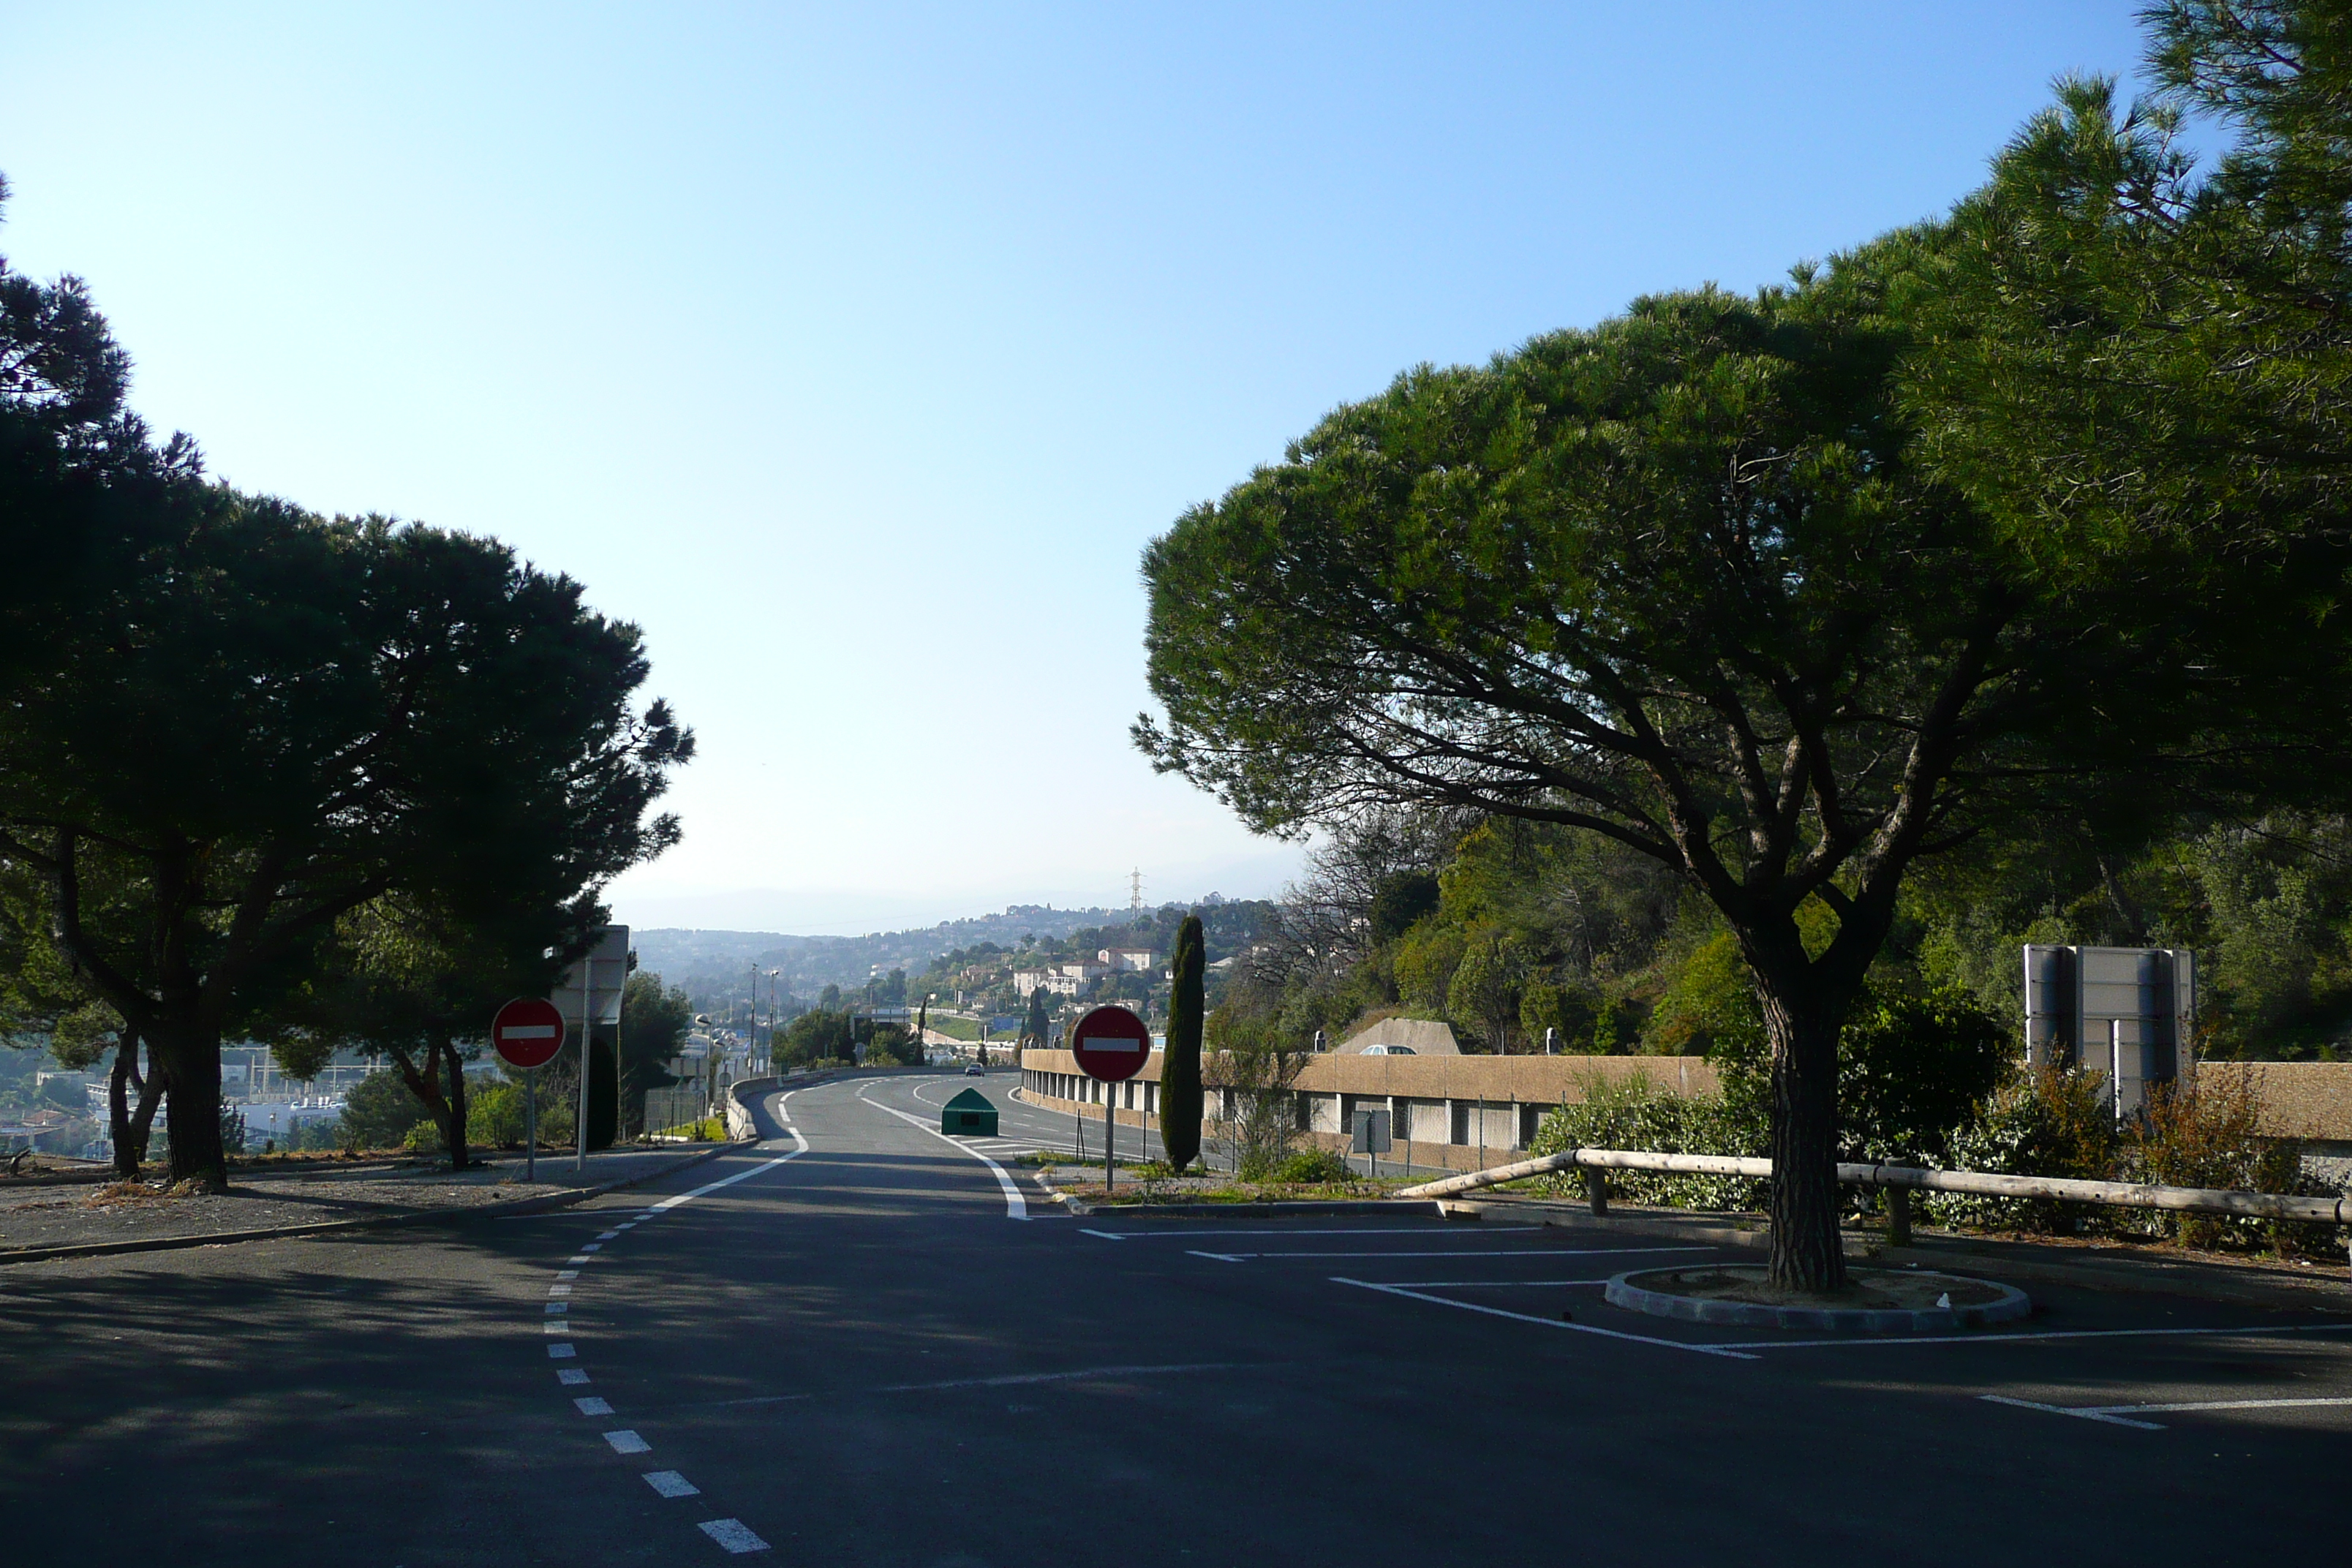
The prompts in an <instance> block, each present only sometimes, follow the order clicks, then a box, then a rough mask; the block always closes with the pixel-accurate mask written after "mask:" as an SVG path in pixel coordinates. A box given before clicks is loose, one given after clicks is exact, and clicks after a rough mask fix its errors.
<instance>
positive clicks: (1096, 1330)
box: [0, 1071, 2352, 1568]
mask: <svg viewBox="0 0 2352 1568" xmlns="http://www.w3.org/2000/svg"><path fill="white" fill-rule="evenodd" d="M978 1081H979V1080H971V1079H964V1078H962V1077H961V1075H958V1074H951V1073H950V1074H937V1075H921V1074H910V1075H904V1076H896V1077H889V1078H877V1079H864V1080H859V1081H844V1082H836V1083H833V1084H828V1085H822V1086H819V1087H816V1088H813V1089H804V1090H800V1091H797V1092H795V1093H793V1094H792V1095H790V1096H788V1097H785V1096H779V1097H776V1098H774V1099H772V1100H770V1101H769V1102H768V1103H767V1105H766V1107H765V1108H764V1113H763V1114H764V1117H765V1124H764V1126H763V1129H762V1131H763V1132H765V1133H766V1134H767V1136H766V1137H765V1138H764V1140H763V1142H761V1143H760V1144H759V1145H758V1146H757V1147H756V1148H751V1149H747V1150H745V1151H742V1152H730V1154H728V1155H727V1156H725V1157H723V1158H722V1159H720V1160H719V1161H716V1162H713V1163H709V1164H707V1165H704V1166H701V1167H699V1168H698V1169H696V1170H694V1171H691V1172H688V1173H684V1174H682V1175H679V1176H677V1177H675V1178H672V1179H670V1180H669V1181H668V1182H667V1183H666V1184H664V1185H663V1186H662V1187H661V1189H660V1190H656V1191H643V1190H641V1191H639V1192H636V1193H632V1194H614V1195H613V1196H612V1197H611V1198H609V1199H606V1200H601V1201H600V1202H598V1203H597V1204H595V1205H592V1206H589V1207H583V1208H580V1209H574V1210H570V1211H566V1212H563V1213H559V1214H555V1215H541V1216H532V1217H530V1218H523V1219H513V1220H505V1221H489V1222H476V1223H473V1224H471V1225H467V1226H450V1227H446V1228H438V1229H418V1230H410V1231H393V1232H384V1233H381V1234H377V1235H373V1236H366V1237H355V1238H352V1239H342V1240H335V1239H327V1240H315V1241H309V1240H306V1241H289V1242H285V1243H267V1244H255V1245H247V1246H239V1247H217V1248H211V1249H205V1250H200V1251H191V1252H176V1253H161V1254H152V1255H141V1256H132V1257H125V1258H92V1259H81V1260H74V1261H68V1262H58V1263H50V1264H32V1265H23V1266H19V1267H16V1268H7V1269H5V1270H0V1547H4V1548H5V1555H6V1556H7V1557H8V1559H9V1560H10V1561H12V1562H20V1563H41V1564H62V1563H77V1562H89V1563H110V1562H118V1561H135V1562H172V1561H178V1562H185V1563H215V1562H234V1563H240V1564H247V1563H253V1564H263V1563H304V1564H311V1565H315V1564H319V1563H334V1564H337V1565H338V1568H345V1565H364V1568H376V1565H382V1568H395V1565H399V1568H431V1565H436V1564H520V1563H550V1564H555V1563H561V1564H567V1565H569V1564H602V1563H663V1564H670V1563H700V1562H709V1563H719V1562H722V1561H726V1560H729V1559H730V1558H731V1557H736V1556H742V1557H749V1558H752V1559H753V1560H755V1561H759V1560H765V1561H786V1562H803V1561H804V1562H809V1563H825V1564H910V1565H911V1564H926V1565H932V1564H936V1565H947V1564H959V1565H971V1564H1003V1565H1011V1564H1033V1563H1054V1562H1076V1563H1110V1564H1116V1565H1118V1568H1130V1565H1134V1564H1192V1565H1205V1564H1212V1563H1215V1564H1256V1563H1269V1562H1271V1563H1292V1564H1320V1563H1344V1564H1350V1565H1354V1564H1370V1565H1383V1564H1396V1565H1399V1568H1403V1565H1407V1564H1410V1565H1412V1568H1429V1565H1431V1564H1448V1563H1481V1562H1490V1561H1491V1562H1501V1563H1519V1562H1537V1561H1552V1560H1556V1559H1566V1560H1570V1561H1578V1562H1581V1561H1586V1560H1600V1561H1621V1562H1622V1561H1638V1562H1643V1563H1739V1564H1759V1563H1762V1564H1779V1563H1809V1564H1811V1563H1880V1562H1884V1563H1901V1564H1904V1565H1905V1568H1912V1565H1916V1564H1952V1565H1954V1568H1959V1565H1963V1564H1966V1565H1969V1568H1982V1565H1983V1564H1985V1563H1990V1562H2037V1563H2058V1562H2064V1563H2136V1564H2147V1563H2239V1562H2258V1561H2264V1560H2268V1559H2270V1558H2273V1557H2276V1558H2279V1559H2281V1560H2283V1561H2289V1562H2326V1561H2334V1560H2336V1557H2338V1556H2339V1555H2340V1554H2341V1552H2342V1550H2343V1548H2342V1542H2343V1539H2344V1532H2345V1530H2346V1521H2345V1518H2344V1513H2343V1495H2344V1494H2343V1480H2342V1478H2343V1476H2344V1474H2345V1468H2346V1464H2347V1460H2352V1315H2346V1314H2326V1313H2318V1312H2305V1313H2288V1312H2273V1311H2266V1310H2255V1309H2248V1308H2241V1307H2223V1306H2219V1305H2211V1304H2200V1303H2198V1302H2193V1301H2188V1300H2171V1299H2168V1298H2163V1297H2148V1296H2130V1297H2126V1296H2116V1295H2099V1294H2095V1293H2092V1292H2088V1291H2080V1290H2069V1289H2063V1288H2044V1289H2042V1290H2039V1291H2037V1295H2038V1296H2040V1297H2041V1298H2042V1300H2044V1301H2045V1302H2046V1304H2047V1308H2048V1310H2047V1311H2046V1313H2045V1314H2044V1315H2043V1316H2041V1317H2039V1318H2037V1319H2035V1320H2033V1321H2030V1322H2028V1323H2025V1324H2022V1325H2020V1326H2018V1327H2017V1328H2016V1329H2014V1330H2002V1331H1984V1332H1978V1333H1973V1334H1959V1335H1942V1336H1925V1337H1923V1338H1914V1339H1903V1340H1893V1341H1890V1340H1883V1339H1882V1340H1866V1339H1864V1340H1857V1339H1847V1338H1838V1337H1835V1336H1818V1335H1814V1336H1808V1335H1802V1334H1784V1335H1772V1334H1768V1333H1759V1332H1758V1331H1734V1330H1714V1329H1706V1328H1701V1327H1699V1326H1696V1325H1687V1324H1678V1323H1671V1322H1665V1321H1661V1320H1655V1319H1646V1318H1639V1317H1634V1316H1632V1315H1629V1314H1625V1313H1621V1312H1618V1311H1615V1310H1612V1309H1610V1308H1608V1307H1606V1306H1603V1305H1601V1302H1600V1299H1599V1298H1600V1290H1599V1283H1600V1282H1601V1281H1602V1280H1604V1279H1606V1278H1607V1277H1608V1276H1609V1275H1611V1274H1612V1273H1616V1272H1620V1271H1622V1270H1624V1269H1627V1268H1640V1267H1645V1266H1650V1265H1653V1264H1656V1265H1664V1264H1666V1263H1669V1262H1678V1261H1686V1260H1690V1259H1692V1258H1696V1257H1705V1256H1709V1254H1707V1253H1705V1252H1703V1251H1702V1252H1697V1253H1693V1252H1688V1251H1685V1252H1678V1253H1677V1252H1669V1251H1666V1250H1664V1248H1666V1247H1670V1246H1673V1245H1675V1242H1674V1241H1673V1240H1672V1239H1671V1238H1667V1239H1658V1238H1651V1237H1643V1236H1642V1235H1638V1234H1631V1233H1628V1232H1627V1231H1624V1230H1622V1229H1616V1228H1609V1229H1598V1228H1596V1229H1591V1230H1575V1229H1565V1230H1563V1229H1549V1230H1541V1231H1537V1230H1530V1229H1524V1228H1517V1227H1505V1226H1492V1225H1488V1226H1480V1225H1464V1224H1444V1223H1442V1222H1439V1221H1437V1220H1435V1219H1434V1218H1427V1217H1418V1216H1415V1217H1400V1216H1396V1215H1373V1216H1368V1217H1366V1218H1364V1219H1362V1220H1355V1219H1344V1218H1343V1219H1331V1218H1328V1217H1325V1218H1314V1219H1299V1220H1289V1221H1267V1220H1263V1219H1260V1220H1249V1219H1246V1218H1234V1219H1213V1220H1202V1221H1179V1220H1172V1219H1164V1218H1163V1219H1156V1220H1155V1219H1139V1218H1134V1217H1130V1216H1118V1215H1098V1216H1096V1217H1090V1218H1087V1219H1071V1218H1069V1217H1066V1216H1065V1215H1060V1214H1059V1213H1058V1211H1053V1210H1049V1209H1048V1208H1046V1207H1045V1205H1044V1204H1043V1203H1042V1202H1041V1201H1040V1194H1038V1192H1037V1190H1036V1189H1035V1188H1034V1185H1030V1184H1028V1182H1027V1180H1026V1177H1025V1176H1024V1175H1023V1174H1022V1173H1018V1172H1017V1171H1016V1170H1015V1169H1014V1168H1013V1167H1012V1166H1010V1165H1009V1164H1008V1163H1006V1159H1005V1156H1006V1155H1007V1154H1010V1153H1012V1152H1014V1151H1015V1150H1016V1149H1017V1147H1018V1146H1019V1145H1020V1144H1021V1143H1022V1142H1024V1140H1027V1139H1031V1138H1035V1139H1039V1140H1044V1141H1047V1142H1051V1141H1052V1140H1053V1139H1054V1138H1055V1137H1057V1136H1059V1137H1066V1136H1067V1134H1068V1124H1069V1118H1067V1117H1066V1116H1058V1117H1057V1116H1053V1115H1050V1114H1049V1113H1045V1112H1042V1111H1035V1110H1024V1109H1022V1108H1018V1107H1015V1106H1013V1105H1012V1104H1010V1103H1008V1097H1007V1095H1006V1093H1005V1091H1006V1090H1007V1089H1010V1087H1011V1086H1012V1084H1013V1082H1014V1081H1016V1079H1015V1078H1014V1075H1013V1074H1012V1073H1011V1072H1009V1071H1000V1072H996V1073H992V1075H991V1076H990V1077H989V1079H987V1080H986V1081H985V1084H984V1085H983V1086H982V1087H984V1088H985V1089H986V1091H987V1092H988V1093H989V1094H990V1095H991V1097H992V1099H995V1100H998V1101H999V1102H1000V1104H1003V1105H1005V1110H1006V1114H1005V1116H1004V1121H1003V1130H1004V1132H1005V1138H1004V1139H1003V1140H1001V1141H993V1142H982V1143H980V1144H979V1145H978V1146H973V1145H972V1144H971V1143H967V1142H960V1141H949V1140H944V1139H942V1138H940V1136H939V1135H938V1134H937V1133H936V1132H935V1131H932V1129H933V1128H936V1126H937V1124H938V1123H937V1111H936V1109H935V1108H936V1105H937V1104H938V1102H939V1101H940V1100H944V1099H945V1098H946V1097H947V1096H949V1095H951V1094H953V1093H955V1092H956V1091H957V1090H958V1089H961V1088H965V1087H970V1086H971V1085H972V1084H974V1083H976V1082H978ZM1056 1123H1058V1124H1059V1126H1058V1130H1057V1129H1056V1126H1055V1124H1056ZM983 1156H986V1157H985V1158H983ZM1683 1245H1687V1244H1686V1243H1685V1244H1683ZM2347 1304H2352V1303H2347ZM1563 1313H1565V1314H1567V1316H1566V1317H1565V1318H1563V1316H1562V1314H1563Z"/></svg>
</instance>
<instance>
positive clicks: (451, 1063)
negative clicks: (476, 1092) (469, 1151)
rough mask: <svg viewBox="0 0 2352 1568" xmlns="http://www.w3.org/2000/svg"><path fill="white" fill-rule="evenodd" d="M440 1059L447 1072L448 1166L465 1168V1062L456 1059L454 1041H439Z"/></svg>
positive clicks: (455, 1169)
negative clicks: (446, 1065)
mask: <svg viewBox="0 0 2352 1568" xmlns="http://www.w3.org/2000/svg"><path fill="white" fill-rule="evenodd" d="M441 1059H442V1060H443V1061H445V1062H446V1063H447V1064H448V1073H449V1092H448V1100H449V1120H448V1122H447V1127H446V1130H447V1132H448V1137H449V1168H450V1169H451V1170H453V1171H462V1170H464V1169H465V1168H466V1064H465V1063H464V1062H463V1061H461V1060H459V1059H458V1057H457V1045H456V1043H455V1042H453V1041H449V1040H443V1041H442V1042H441Z"/></svg>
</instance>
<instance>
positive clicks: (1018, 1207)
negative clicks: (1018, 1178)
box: [857, 1094, 1029, 1219]
mask: <svg viewBox="0 0 2352 1568" xmlns="http://www.w3.org/2000/svg"><path fill="white" fill-rule="evenodd" d="M857 1100H858V1102H859V1103H860V1104H862V1105H868V1106H872V1107H873V1108H874V1109H875V1110H880V1111H886V1112H887V1113H888V1114H890V1115H892V1116H895V1117H897V1118H898V1120H899V1121H905V1122H910V1123H912V1124H913V1125H914V1126H917V1127H919V1128H921V1129H922V1130H923V1131H926V1132H929V1134H930V1135H931V1136H932V1137H934V1138H936V1139H938V1140H939V1141H940V1142H942V1143H944V1144H946V1145H947V1146H948V1147H949V1148H950V1149H954V1150H957V1151H958V1152H961V1153H965V1154H969V1155H971V1157H972V1158H973V1159H975V1160H977V1161H979V1162H980V1163H982V1164H983V1165H985V1166H987V1167H988V1171H989V1174H991V1175H992V1176H994V1177H995V1178H996V1184H997V1185H998V1186H1000V1187H1002V1188H1003V1189H1004V1217H1005V1218H1006V1219H1027V1218H1028V1217H1029V1205H1028V1202H1027V1200H1025V1199H1024V1198H1023V1197H1022V1195H1021V1189H1020V1188H1019V1187H1016V1186H1014V1185H1013V1178H1012V1177H1011V1176H1008V1175H1006V1174H1005V1173H1004V1167H1003V1166H1002V1165H1000V1164H998V1163H996V1162H995V1161H993V1160H992V1159H990V1158H989V1157H988V1156H987V1155H985V1154H983V1153H982V1152H980V1151H979V1150H977V1149H974V1148H971V1147H970V1146H969V1145H966V1144H962V1143H959V1142H956V1141H955V1140H954V1139H952V1138H950V1137H949V1136H948V1135H947V1134H946V1133H944V1132H941V1131H939V1130H938V1129H936V1128H934V1127H932V1126H930V1125H929V1123H927V1122H925V1121H923V1119H922V1118H921V1117H919V1116H909V1115H908V1114H907V1113H906V1112H905V1111H903V1110H893V1109H892V1108H891V1107H889V1106H887V1105H878V1104H876V1103H875V1102H874V1101H873V1100H867V1099H866V1096H865V1095H863V1094H860V1095H859V1096H858V1097H857Z"/></svg>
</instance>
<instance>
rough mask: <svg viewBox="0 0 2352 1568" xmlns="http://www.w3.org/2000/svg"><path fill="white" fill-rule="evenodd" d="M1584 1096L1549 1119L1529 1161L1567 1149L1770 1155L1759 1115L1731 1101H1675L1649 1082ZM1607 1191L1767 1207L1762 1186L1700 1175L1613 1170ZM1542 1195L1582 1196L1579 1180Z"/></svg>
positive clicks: (1559, 1181) (1717, 1205)
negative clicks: (1535, 1156) (1610, 1189)
mask: <svg viewBox="0 0 2352 1568" xmlns="http://www.w3.org/2000/svg"><path fill="white" fill-rule="evenodd" d="M1583 1093H1584V1097H1583V1099H1582V1100H1579V1101H1578V1102H1577V1103H1575V1104H1573V1105H1563V1106H1561V1107H1560V1108H1559V1110H1555V1111H1553V1112H1552V1113H1551V1114H1550V1115H1549V1116H1547V1117H1545V1118H1544V1121H1543V1126H1542V1127H1541V1128H1540V1129H1539V1130H1538V1131H1537V1133H1536V1137H1535V1142H1533V1143H1532V1144H1530V1145H1529V1146H1528V1153H1529V1154H1530V1155H1543V1154H1557V1153H1559V1152H1562V1151H1564V1150H1569V1149H1648V1150H1653V1151H1655V1152H1659V1153H1662V1154H1734V1155H1751V1156H1752V1155H1761V1154H1764V1153H1766V1152H1769V1143H1768V1137H1769V1128H1768V1125H1767V1123H1766V1121H1765V1120H1764V1118H1763V1116H1762V1115H1761V1113H1760V1108H1759V1107H1755V1106H1752V1105H1750V1104H1747V1103H1741V1102H1735V1101H1733V1100H1728V1099H1724V1100H1717V1099H1705V1100H1702V1099H1699V1098H1696V1097H1695V1096H1688V1095H1681V1094H1674V1093H1668V1092H1665V1091H1663V1090H1661V1089H1657V1088H1655V1087H1654V1086H1653V1085H1652V1084H1651V1082H1650V1080H1649V1079H1645V1078H1627V1079H1618V1080H1615V1081H1611V1080H1609V1079H1597V1078H1596V1079H1588V1080H1587V1081H1586V1082H1585V1084H1584V1085H1583ZM1609 1181H1610V1184H1611V1186H1612V1188H1614V1189H1615V1190H1616V1191H1617V1192H1619V1193H1621V1194H1623V1196H1624V1197H1625V1198H1626V1199H1627V1200H1628V1201H1629V1202H1632V1203H1643V1204H1663V1205H1670V1206H1676V1207H1681V1208H1696V1209H1757V1208H1761V1207H1763V1206H1764V1202H1765V1184H1764V1182H1762V1181H1761V1180H1759V1179H1757V1178H1754V1177H1748V1176H1696V1175H1679V1174H1670V1173H1665V1172H1658V1171H1612V1172H1611V1173H1609ZM1536 1187H1537V1190H1538V1191H1539V1192H1545V1193H1549V1194H1554V1195H1575V1194H1581V1193H1582V1191H1583V1176H1582V1175H1581V1173H1571V1172H1560V1173H1557V1174H1554V1175H1549V1176H1543V1177H1539V1178H1538V1179H1537V1182H1536Z"/></svg>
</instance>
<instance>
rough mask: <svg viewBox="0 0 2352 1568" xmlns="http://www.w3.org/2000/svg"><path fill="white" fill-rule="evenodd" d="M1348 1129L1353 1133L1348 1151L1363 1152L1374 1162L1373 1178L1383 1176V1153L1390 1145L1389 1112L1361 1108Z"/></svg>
mask: <svg viewBox="0 0 2352 1568" xmlns="http://www.w3.org/2000/svg"><path fill="white" fill-rule="evenodd" d="M1348 1131H1349V1132H1350V1133H1351V1134H1352V1137H1351V1138H1350V1139H1349V1148H1348V1152H1349V1153H1350V1154H1362V1155H1365V1156H1367V1157H1368V1158H1370V1161H1371V1163H1372V1180H1374V1181H1378V1180H1380V1176H1381V1152H1383V1151H1385V1150H1387V1149H1388V1148H1389V1147H1390V1143H1389V1113H1388V1112H1387V1111H1385V1110H1359V1111H1358V1112H1356V1114H1355V1115H1354V1116H1352V1117H1350V1118H1349V1129H1348Z"/></svg>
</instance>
